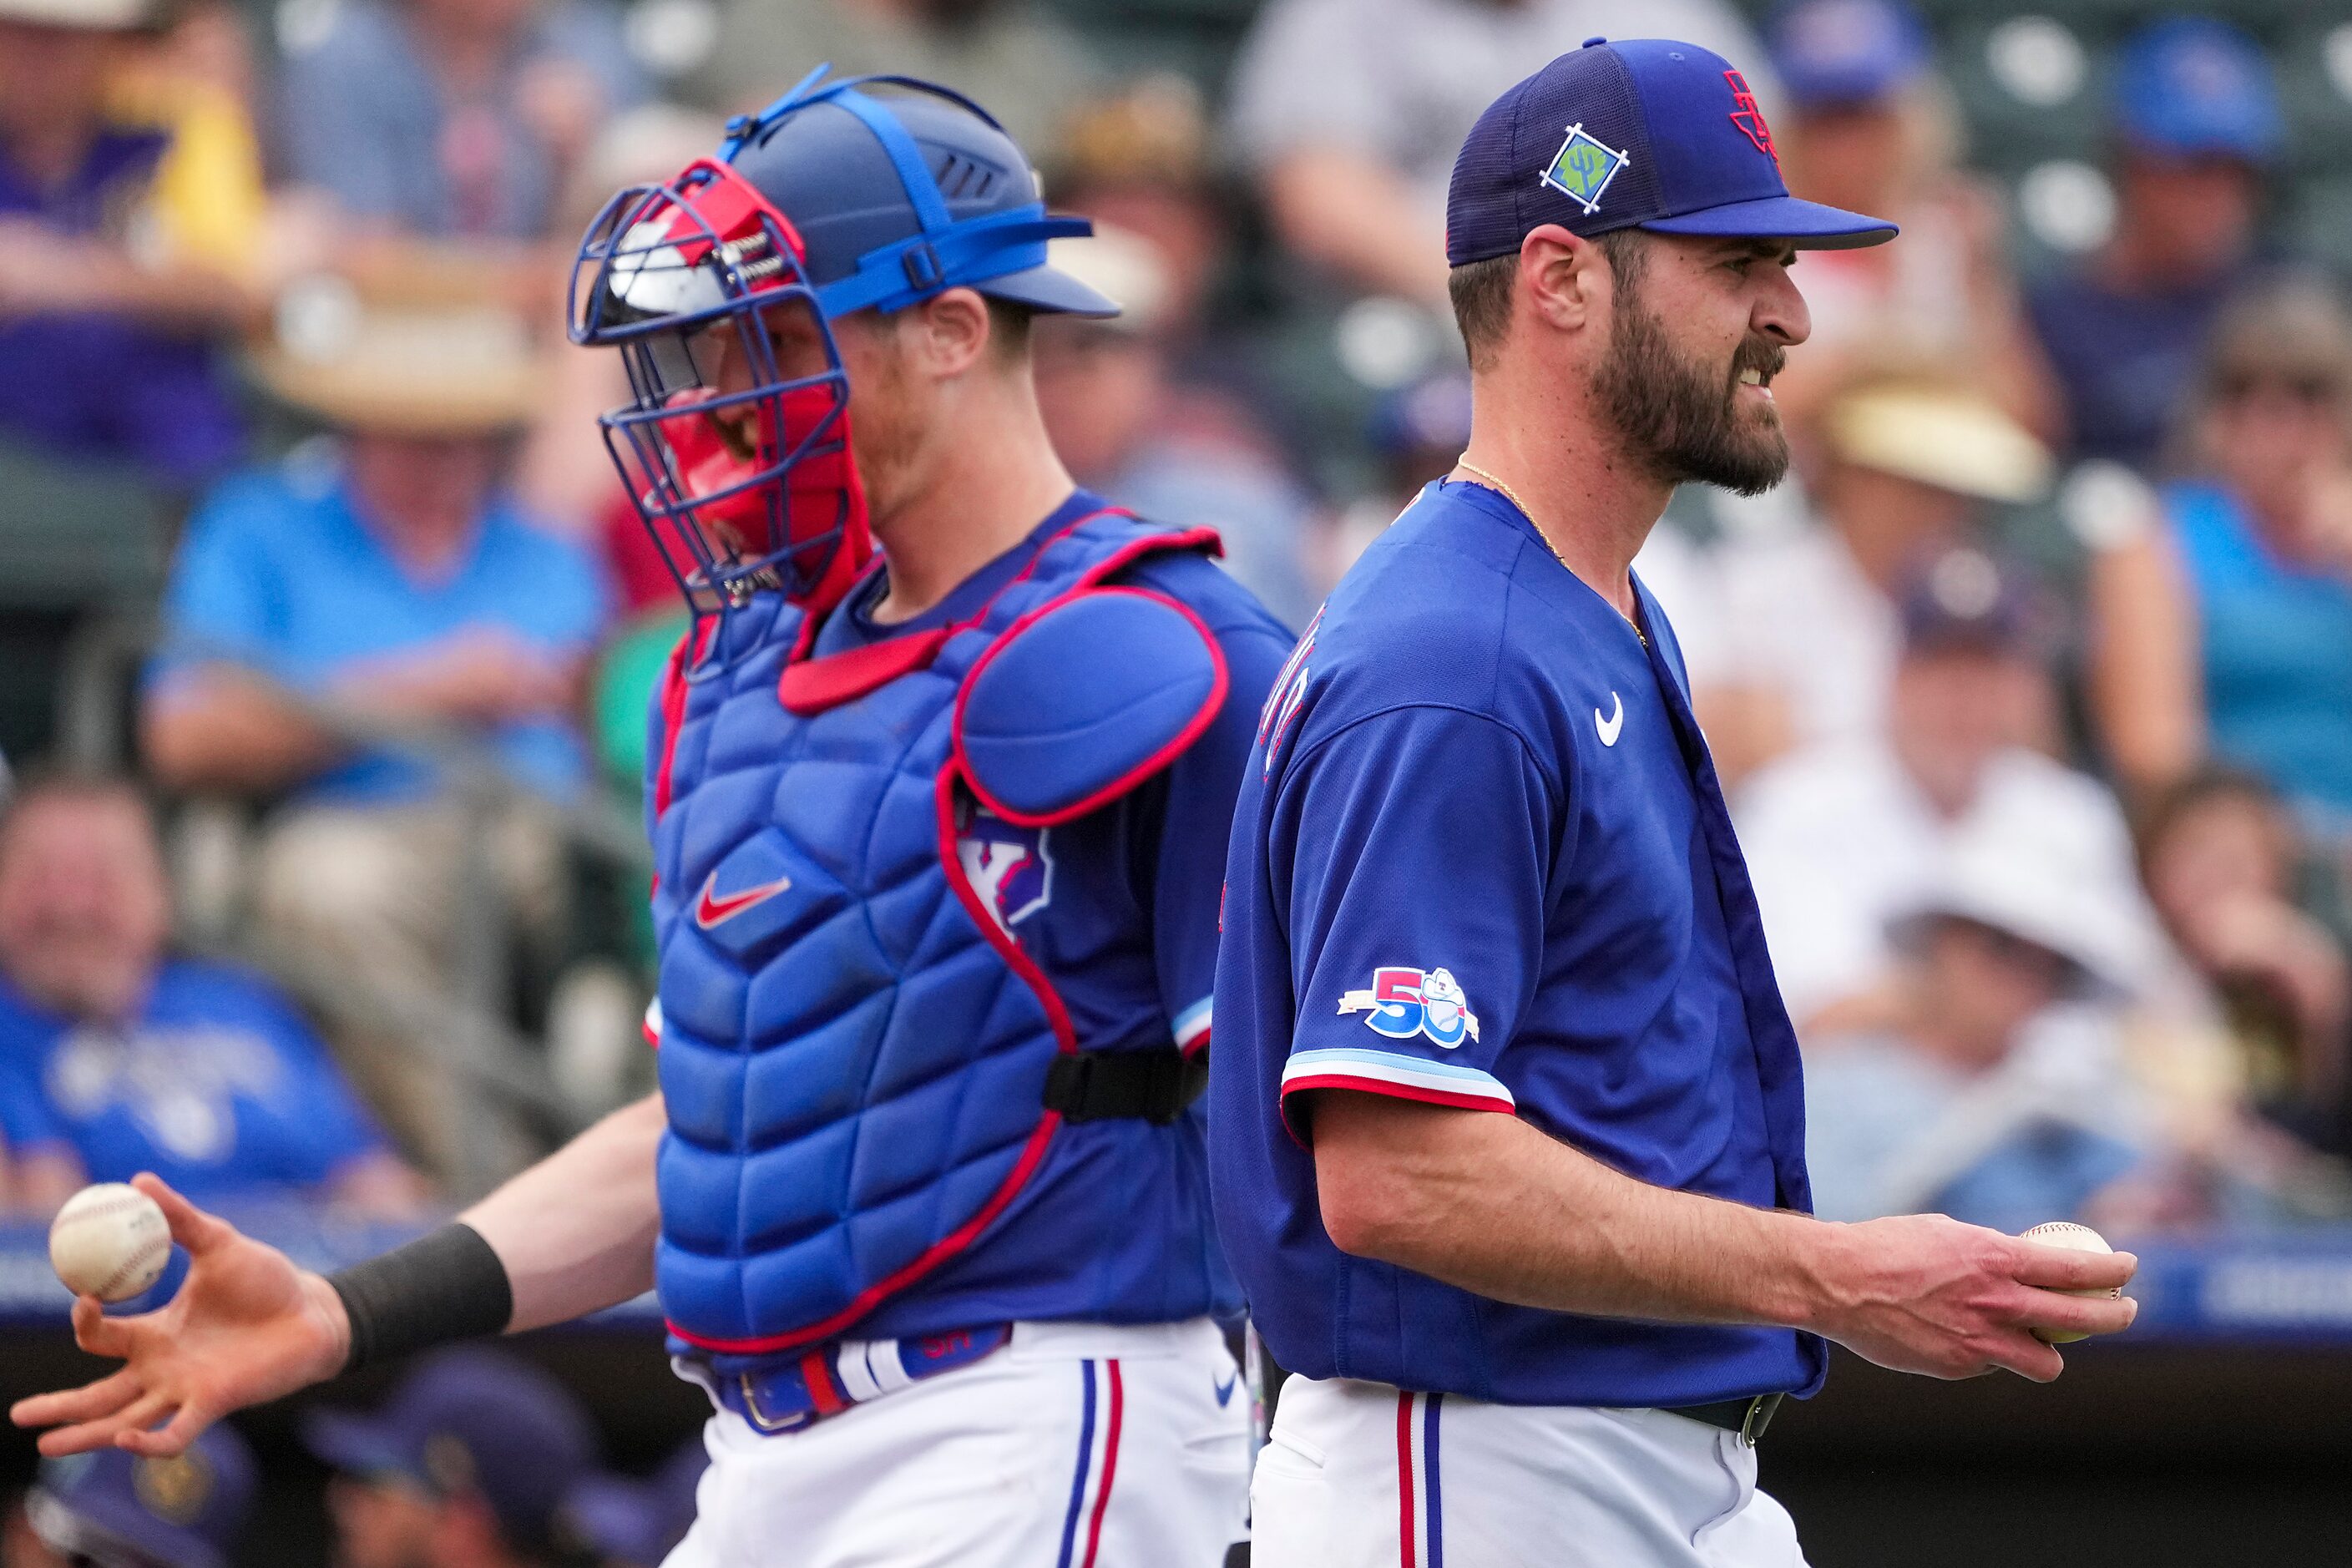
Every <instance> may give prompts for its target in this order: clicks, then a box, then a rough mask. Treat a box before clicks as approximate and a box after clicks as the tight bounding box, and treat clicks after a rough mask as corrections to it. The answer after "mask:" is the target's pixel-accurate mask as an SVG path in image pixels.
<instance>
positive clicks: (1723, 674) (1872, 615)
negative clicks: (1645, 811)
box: [1669, 526, 1903, 751]
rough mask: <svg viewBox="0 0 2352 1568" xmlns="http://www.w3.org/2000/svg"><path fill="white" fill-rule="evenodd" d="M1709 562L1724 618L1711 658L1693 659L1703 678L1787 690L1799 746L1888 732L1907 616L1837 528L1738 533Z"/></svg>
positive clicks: (1696, 678) (1698, 680) (1696, 679)
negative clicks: (1849, 548)
mask: <svg viewBox="0 0 2352 1568" xmlns="http://www.w3.org/2000/svg"><path fill="white" fill-rule="evenodd" d="M1709 565H1710V568H1711V572H1712V574H1713V576H1714V578H1715V588H1714V591H1715V594H1716V596H1717V602H1718V609H1719V613H1720V615H1721V616H1722V624H1721V626H1720V627H1719V629H1718V630H1717V632H1716V634H1715V636H1714V637H1712V638H1711V639H1710V640H1709V647H1708V651H1709V653H1710V654H1711V655H1712V656H1713V657H1711V658H1709V659H1708V660H1706V663H1705V664H1704V665H1702V664H1700V663H1697V662H1694V663H1693V664H1692V666H1691V679H1692V682H1693V683H1694V684H1695V685H1699V686H1706V685H1712V684H1715V683H1717V682H1718V681H1719V682H1723V683H1727V684H1732V685H1738V686H1742V687H1762V688H1766V689H1770V690H1776V691H1778V692H1780V694H1781V695H1782V696H1783V697H1784V698H1785V699H1786V700H1787V703H1788V712H1789V721H1790V742H1791V744H1792V746H1793V747H1794V749H1796V750H1798V751H1803V750H1805V749H1807V748H1809V747H1811V746H1816V745H1823V744H1829V743H1832V742H1842V741H1849V740H1867V739H1870V738H1873V737H1875V736H1877V735H1879V734H1881V733H1883V732H1884V731H1885V725H1886V711H1887V706H1888V693H1889V691H1890V690H1891V689H1893V687H1894V684H1895V662H1896V660H1897V659H1899V658H1901V657H1902V652H1903V626H1902V619H1901V616H1899V615H1898V613H1897V612H1896V610H1895V605H1894V604H1893V603H1892V602H1891V601H1890V600H1889V599H1888V598H1887V597H1886V595H1884V594H1882V593H1880V592H1879V590H1878V585H1877V584H1874V583H1873V582H1872V581H1871V580H1870V579H1869V578H1868V577H1866V576H1864V574H1863V571H1862V568H1861V567H1860V566H1859V565H1857V564H1856V563H1855V562H1854V559H1853V555H1852V554H1851V553H1850V552H1848V551H1847V549H1846V547H1845V542H1844V541H1843V539H1841V538H1840V537H1839V536H1838V534H1837V531H1835V530H1833V529H1831V528H1829V527H1826V526H1811V527H1801V528H1786V527H1773V528H1768V529H1759V530H1757V531H1752V532H1746V533H1742V534H1737V535H1733V536H1731V537H1729V538H1727V539H1726V540H1725V541H1724V542H1723V543H1722V544H1721V545H1720V546H1719V547H1717V549H1716V551H1715V552H1713V555H1712V557H1711V560H1710V563H1709ZM1669 609H1670V610H1671V606H1669ZM1681 624H1682V623H1681V622H1680V621H1679V620H1677V621H1676V622H1675V626H1677V627H1679V626H1681Z"/></svg>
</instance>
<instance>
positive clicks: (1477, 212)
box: [1445, 38, 1895, 267]
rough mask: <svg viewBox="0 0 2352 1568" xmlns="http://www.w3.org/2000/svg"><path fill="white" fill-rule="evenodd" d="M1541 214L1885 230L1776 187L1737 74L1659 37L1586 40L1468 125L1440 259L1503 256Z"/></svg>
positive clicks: (1673, 227) (1853, 233)
mask: <svg viewBox="0 0 2352 1568" xmlns="http://www.w3.org/2000/svg"><path fill="white" fill-rule="evenodd" d="M1548 223H1554V224H1558V225H1559V226H1561V227H1563V228H1565V229H1567V230H1568V231H1569V232H1570V233H1571V234H1577V235H1596V234H1607V233H1609V232H1611V231H1612V230H1613V229H1621V228H1645V229H1650V230H1653V231H1654V232H1656V233H1660V234H1694V235H1720V236H1725V237H1753V238H1758V239H1785V240H1789V241H1790V242H1791V243H1793V244H1795V245H1797V246H1798V247H1801V248H1805V249H1811V250H1850V249H1853V248H1856V247H1861V246H1865V245H1878V244H1882V243H1884V242H1885V241H1886V240H1890V239H1893V238H1894V237H1895V226H1894V225H1893V224H1891V223H1889V222H1887V221H1886V220H1885V218H1879V217H1869V216H1864V215H1863V214H1861V213H1850V212H1846V211H1844V210H1843V209H1841V208H1838V207H1832V206H1823V205H1822V204H1821V203H1819V202H1806V201H1799V200H1798V199H1797V198H1796V197H1794V196H1792V195H1790V194H1789V186H1788V183H1787V182H1786V181H1784V180H1783V179H1781V177H1780V154H1779V153H1777V152H1776V151H1775V149H1774V148H1773V145H1772V132H1771V128H1770V127H1769V126H1768V125H1766V124H1765V122H1764V111H1763V110H1761V109H1759V108H1758V107H1757V105H1756V95H1755V94H1754V93H1752V92H1750V91H1748V81H1747V79H1746V78H1744V77H1742V76H1741V75H1740V74H1739V72H1738V70H1737V69H1735V68H1733V67H1732V65H1731V63H1730V62H1729V61H1728V60H1726V59H1725V58H1723V57H1722V56H1721V55H1718V54H1716V53H1714V52H1713V51H1712V50H1708V49H1702V48H1700V47H1698V46H1697V45H1696V44H1682V43H1675V42H1674V41H1672V40H1670V39H1664V38H1635V39H1632V40H1629V41H1627V42H1625V43H1622V44H1612V43H1611V42H1609V41H1608V40H1607V39H1605V38H1591V39H1588V40H1586V42H1585V45H1584V47H1582V48H1580V49H1578V50H1576V51H1575V52H1574V53H1573V54H1566V55H1562V56H1560V57H1559V58H1558V59H1556V60H1554V61H1552V62H1551V64H1549V65H1548V66H1546V67H1544V68H1543V69H1541V70H1539V71H1538V72H1536V74H1535V75H1533V76H1531V77H1529V78H1528V79H1526V80H1525V81H1522V82H1520V83H1518V84H1517V86H1515V87H1512V88H1511V89H1508V90H1507V91H1506V92H1505V93H1504V94H1503V96H1502V97H1500V98H1498V99H1496V100H1495V101H1494V102H1493V103H1491V104H1489V105H1488V106H1487V108H1486V113H1484V114H1482V115H1480V116H1479V117H1478V123H1477V124H1475V125H1474V126H1472V127H1471V128H1470V135H1469V137H1468V138H1467V139H1466V140H1465V142H1463V143H1462V153H1461V155H1460V156H1459V157H1457V158H1456V159H1455V160H1454V182H1453V185H1452V188H1451V189H1450V190H1449V191H1448V192H1447V193H1446V199H1445V259H1446V261H1447V262H1448V263H1449V264H1450V265H1452V266H1455V267H1461V266H1464V265H1466V264H1467V263H1469V262H1473V261H1484V260H1486V258H1489V257H1495V256H1507V255H1509V254H1510V253H1511V252H1513V251H1515V250H1517V249H1518V247H1519V242H1520V241H1521V240H1523V239H1525V238H1526V237H1528V232H1529V231H1530V230H1532V229H1535V228H1538V227H1540V226H1543V225H1545V224H1548Z"/></svg>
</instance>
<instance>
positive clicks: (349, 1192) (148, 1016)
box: [0, 775, 424, 1217]
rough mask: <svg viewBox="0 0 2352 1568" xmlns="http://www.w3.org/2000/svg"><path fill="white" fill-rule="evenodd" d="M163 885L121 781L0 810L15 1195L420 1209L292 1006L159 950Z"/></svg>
mask: <svg viewBox="0 0 2352 1568" xmlns="http://www.w3.org/2000/svg"><path fill="white" fill-rule="evenodd" d="M170 914H171V891H170V889H169V887H168V886H167V885H166V883H165V880H164V874H163V858H162V854H161V852H160V850H159V849H158V847H157V845H156V842H155V829H154V824H153V822H152V819H151V818H150V817H149V816H148V811H147V806H146V803H145V802H144V801H143V800H142V799H141V797H140V795H139V794H138V792H137V791H136V790H135V789H134V788H132V786H131V785H130V784H125V783H122V782H121V781H119V780H111V779H84V778H79V777H74V776H69V775H53V776H51V777H49V778H47V779H42V778H40V777H38V776H35V777H34V778H32V779H28V780H27V781H26V783H25V784H23V786H22V787H21V788H20V790H19V791H18V793H17V795H16V798H15V799H14V801H13V802H12V803H11V804H10V805H9V806H8V808H7V814H6V816H5V818H0V1131H5V1134H6V1137H7V1142H8V1146H9V1149H10V1152H11V1154H12V1155H13V1157H14V1159H15V1161H16V1167H17V1170H16V1175H17V1183H16V1186H17V1194H18V1198H19V1201H20V1202H21V1203H23V1204H24V1205H26V1206H28V1207H33V1208H37V1209H47V1208H51V1207H54V1206H55V1205H57V1204H58V1203H59V1202H61V1201H63V1200H64V1199H65V1198H66V1197H67V1196H68V1195H69V1194H72V1193H73V1192H74V1191H75V1190H76V1189H78V1188H79V1187H81V1186H82V1185H84V1184H87V1183H89V1182H92V1181H101V1182H121V1181H128V1180H130V1178H131V1177H132V1176H133V1175H136V1174H137V1173H140V1172H141V1171H152V1172H154V1173H156V1174H158V1175H160V1176H162V1177H163V1179H164V1180H165V1181H167V1182H169V1183H171V1184H173V1186H175V1187H177V1188H179V1189H180V1190H181V1191H183V1192H184V1193H186V1194H189V1195H190V1196H191V1197H194V1198H195V1199H196V1200H197V1201H199V1202H217V1201H220V1200H222V1199H234V1198H236V1197H238V1196H253V1195H258V1194H272V1193H294V1194H314V1195H316V1196H318V1197H320V1198H323V1199H326V1200H328V1201H330V1202H336V1203H343V1204H349V1205H354V1206H356V1207H359V1208H361V1209H363V1210H366V1211H369V1212H371V1213H373V1214H377V1215H388V1216H394V1217H405V1216H408V1215H414V1214H415V1213H416V1212H417V1211H418V1209H419V1206H420V1205H421V1203H422V1200H423V1197H424V1189H423V1185H422V1184H421V1183H420V1182H419V1180H418V1179H417V1177H416V1176H415V1173H413V1172H411V1171H410V1170H409V1169H408V1168H407V1167H406V1166H404V1165H403V1164H402V1163H400V1161H399V1160H398V1159H396V1158H395V1157H394V1155H393V1154H392V1152H390V1150H389V1149H388V1148H387V1147H386V1146H385V1143H384V1141H383V1135H382V1134H381V1133H379V1132H378V1131H376V1129H375V1125H374V1123H373V1121H371V1120H370V1119H369V1117H368V1115H367V1113H366V1112H365V1111H363V1110H361V1109H360V1106H359V1103H358V1101H357V1100H355V1099H354V1098H353V1097H352V1091H351V1089H350V1088H349V1087H348V1086H347V1085H346V1084H345V1083H344V1081H343V1079H342V1078H341V1075H340V1074H339V1073H338V1072H337V1071H336V1070H335V1068H334V1064H333V1062H332V1061H331V1059H330V1058H329V1057H328V1056H327V1053H326V1051H325V1049H324V1048H323V1047H321V1046H320V1042H319V1039H318V1037H317V1036H316V1035H314V1034H313V1033H312V1032H311V1030H310V1025H309V1024H308V1023H306V1022H305V1021H304V1020H303V1018H302V1016H301V1015H300V1014H299V1013H297V1012H296V1011H295V1010H294V1008H293V1007H292V1005H289V1003H288V1002H287V1000H286V999H285V998H284V997H283V996H282V995H280V994H278V991H277V990H276V988H275V987H273V986H271V985H270V984H268V983H267V982H265V981H264V980H262V979H261V978H260V977H259V976H257V975H254V974H249V973H245V972H243V971H240V970H235V969H229V968H225V967H223V966H221V965H219V964H215V963H202V962H199V961H196V960H193V959H184V958H175V957H173V956H172V955H171V954H170V953H169V952H168V951H167V948H166V943H167V939H168V935H169V925H170Z"/></svg>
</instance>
